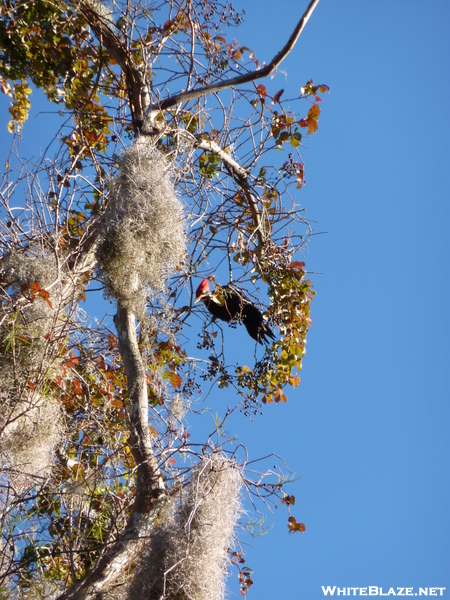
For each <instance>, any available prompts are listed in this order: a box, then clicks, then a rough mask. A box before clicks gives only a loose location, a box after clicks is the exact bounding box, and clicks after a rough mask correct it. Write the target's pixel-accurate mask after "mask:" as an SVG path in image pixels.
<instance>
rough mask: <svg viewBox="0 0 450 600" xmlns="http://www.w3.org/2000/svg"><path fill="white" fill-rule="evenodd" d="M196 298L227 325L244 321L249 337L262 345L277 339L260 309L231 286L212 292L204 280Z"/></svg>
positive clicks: (196, 293)
mask: <svg viewBox="0 0 450 600" xmlns="http://www.w3.org/2000/svg"><path fill="white" fill-rule="evenodd" d="M195 297H196V299H195V302H203V303H204V304H205V306H206V308H207V309H208V310H209V312H210V313H211V314H212V316H213V317H215V318H216V319H220V320H221V321H226V322H227V323H229V322H230V321H242V322H243V323H244V325H245V327H246V329H247V331H248V334H249V336H250V337H252V338H253V339H254V340H256V341H257V342H259V343H260V344H262V343H263V342H264V343H266V344H268V343H269V339H268V338H271V339H272V340H274V339H275V336H274V334H273V331H272V330H271V329H270V327H269V326H268V325H267V323H266V322H265V321H264V317H263V316H262V314H261V311H260V310H259V308H258V307H257V306H255V305H254V304H253V302H251V300H249V299H248V298H246V297H245V296H244V294H242V293H241V292H238V291H237V290H236V289H235V288H234V287H233V286H232V285H231V284H228V285H224V286H217V287H216V289H215V290H214V292H211V291H210V289H209V284H208V280H207V279H204V280H203V281H202V282H201V284H200V285H199V286H198V288H197V291H196V292H195ZM195 302H194V304H195Z"/></svg>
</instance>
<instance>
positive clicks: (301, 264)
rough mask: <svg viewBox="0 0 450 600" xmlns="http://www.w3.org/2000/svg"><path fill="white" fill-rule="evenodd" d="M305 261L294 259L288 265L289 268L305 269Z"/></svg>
mask: <svg viewBox="0 0 450 600" xmlns="http://www.w3.org/2000/svg"><path fill="white" fill-rule="evenodd" d="M304 266H305V263H304V262H303V261H301V262H300V261H298V260H294V261H292V262H291V263H290V264H289V265H288V269H296V270H298V271H303V267H304Z"/></svg>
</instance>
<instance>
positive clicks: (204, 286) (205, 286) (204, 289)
mask: <svg viewBox="0 0 450 600" xmlns="http://www.w3.org/2000/svg"><path fill="white" fill-rule="evenodd" d="M208 292H209V283H208V280H207V279H204V280H203V281H202V282H201V284H200V285H199V286H198V288H197V291H196V292H195V297H196V298H198V297H199V296H201V295H202V294H207V293H208Z"/></svg>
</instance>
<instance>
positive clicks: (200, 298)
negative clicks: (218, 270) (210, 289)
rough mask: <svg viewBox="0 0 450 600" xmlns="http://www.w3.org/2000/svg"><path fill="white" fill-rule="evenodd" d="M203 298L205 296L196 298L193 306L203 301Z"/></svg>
mask: <svg viewBox="0 0 450 600" xmlns="http://www.w3.org/2000/svg"><path fill="white" fill-rule="evenodd" d="M204 297H205V294H201V295H200V296H199V297H198V298H196V299H195V300H194V304H197V302H201V301H202V300H203V298H204Z"/></svg>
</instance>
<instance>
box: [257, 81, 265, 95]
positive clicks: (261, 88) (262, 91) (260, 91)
mask: <svg viewBox="0 0 450 600" xmlns="http://www.w3.org/2000/svg"><path fill="white" fill-rule="evenodd" d="M256 91H257V92H258V94H259V95H260V96H261V98H266V97H267V90H266V86H264V85H263V84H262V83H260V84H259V85H257V86H256Z"/></svg>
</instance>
